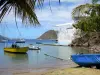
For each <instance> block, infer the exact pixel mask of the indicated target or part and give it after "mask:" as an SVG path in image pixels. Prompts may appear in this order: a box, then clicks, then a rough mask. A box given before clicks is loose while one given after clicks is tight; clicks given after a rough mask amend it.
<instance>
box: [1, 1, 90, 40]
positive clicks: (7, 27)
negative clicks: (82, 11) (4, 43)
mask: <svg viewBox="0 0 100 75" xmlns="http://www.w3.org/2000/svg"><path fill="white" fill-rule="evenodd" d="M90 1H91V0H61V4H60V5H59V3H58V0H50V6H49V0H44V5H43V7H42V9H38V8H37V9H36V15H37V17H38V19H39V21H40V23H41V26H38V27H32V26H31V27H25V26H24V25H23V24H22V23H21V20H20V18H17V22H18V28H19V31H20V33H21V36H20V35H19V32H18V30H17V28H16V25H15V20H14V15H13V11H12V12H11V13H10V14H9V15H6V17H5V18H4V20H3V22H2V23H1V27H0V34H1V35H4V36H7V37H9V38H18V37H20V38H27V39H28V38H29V39H35V38H37V37H39V36H40V35H41V34H43V33H44V32H46V31H48V30H51V29H52V28H53V27H54V26H55V25H58V24H64V23H72V22H73V20H72V17H71V12H72V10H73V8H75V7H76V6H78V5H81V4H85V3H89V2H90ZM50 7H51V10H52V11H51V10H50Z"/></svg>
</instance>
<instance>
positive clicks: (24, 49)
mask: <svg viewBox="0 0 100 75" xmlns="http://www.w3.org/2000/svg"><path fill="white" fill-rule="evenodd" d="M4 51H6V52H12V53H26V52H27V51H28V47H17V48H13V47H5V48H4Z"/></svg>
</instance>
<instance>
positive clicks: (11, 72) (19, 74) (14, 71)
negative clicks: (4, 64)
mask: <svg viewBox="0 0 100 75" xmlns="http://www.w3.org/2000/svg"><path fill="white" fill-rule="evenodd" d="M75 66H76V64H74V63H73V62H72V61H71V60H68V61H65V62H63V63H61V64H60V65H52V66H51V65H50V66H43V67H40V68H31V67H21V68H20V67H19V68H18V67H17V68H16V67H15V68H0V75H44V74H46V73H47V72H52V71H56V70H59V69H60V70H61V69H65V68H70V67H75Z"/></svg>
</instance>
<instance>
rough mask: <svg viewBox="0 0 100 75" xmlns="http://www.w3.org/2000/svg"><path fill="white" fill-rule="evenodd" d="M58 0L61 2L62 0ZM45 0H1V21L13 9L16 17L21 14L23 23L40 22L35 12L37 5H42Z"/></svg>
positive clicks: (34, 23) (35, 23)
mask: <svg viewBox="0 0 100 75" xmlns="http://www.w3.org/2000/svg"><path fill="white" fill-rule="evenodd" d="M58 1H59V3H60V0H58ZM43 2H44V0H0V22H1V21H2V20H3V18H4V16H5V15H6V14H7V13H9V12H10V11H11V10H12V9H13V10H14V13H15V19H16V17H17V16H20V17H21V19H22V23H27V22H29V23H30V24H33V25H37V24H40V23H39V21H38V19H37V16H36V13H35V6H39V7H41V6H42V5H43Z"/></svg>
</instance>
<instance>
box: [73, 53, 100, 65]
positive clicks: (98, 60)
mask: <svg viewBox="0 0 100 75" xmlns="http://www.w3.org/2000/svg"><path fill="white" fill-rule="evenodd" d="M71 58H72V61H74V62H75V63H76V64H78V65H80V66H96V65H100V54H78V55H72V56H71Z"/></svg>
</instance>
